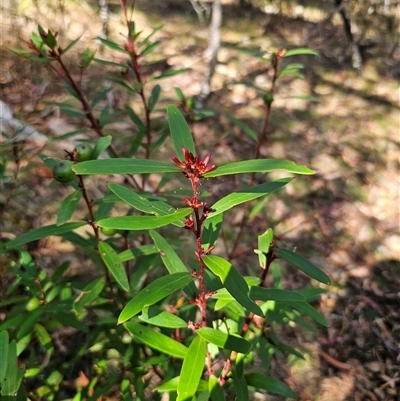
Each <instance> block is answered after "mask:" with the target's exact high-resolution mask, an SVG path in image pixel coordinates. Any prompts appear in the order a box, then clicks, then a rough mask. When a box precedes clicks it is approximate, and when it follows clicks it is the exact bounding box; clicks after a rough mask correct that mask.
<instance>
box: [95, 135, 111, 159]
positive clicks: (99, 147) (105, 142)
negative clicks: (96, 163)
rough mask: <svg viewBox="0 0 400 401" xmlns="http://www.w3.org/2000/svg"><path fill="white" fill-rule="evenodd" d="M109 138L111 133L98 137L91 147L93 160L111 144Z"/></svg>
mask: <svg viewBox="0 0 400 401" xmlns="http://www.w3.org/2000/svg"><path fill="white" fill-rule="evenodd" d="M111 139H112V137H111V135H108V136H104V137H102V138H100V139H99V140H98V141H97V142H96V146H95V147H94V149H93V155H92V159H93V160H96V159H97V158H98V157H99V156H100V155H101V154H102V153H103V152H104V151H105V150H106V149H107V148H108V147H109V146H110V145H111Z"/></svg>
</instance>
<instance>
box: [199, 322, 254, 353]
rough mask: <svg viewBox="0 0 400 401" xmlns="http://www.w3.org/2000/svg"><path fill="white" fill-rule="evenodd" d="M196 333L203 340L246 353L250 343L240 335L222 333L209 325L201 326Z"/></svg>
mask: <svg viewBox="0 0 400 401" xmlns="http://www.w3.org/2000/svg"><path fill="white" fill-rule="evenodd" d="M196 333H197V334H198V335H199V336H200V337H201V338H204V340H206V341H208V342H210V343H212V344H215V345H217V346H218V347H220V348H224V349H229V350H231V351H236V352H240V353H241V354H247V353H248V352H249V351H250V349H251V344H250V343H249V342H248V341H247V340H245V339H244V338H242V337H239V336H234V335H231V334H227V333H224V332H222V331H220V330H216V329H213V328H211V327H201V328H200V329H198V330H196Z"/></svg>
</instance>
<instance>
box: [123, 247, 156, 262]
mask: <svg viewBox="0 0 400 401" xmlns="http://www.w3.org/2000/svg"><path fill="white" fill-rule="evenodd" d="M157 252H158V249H157V248H156V247H155V246H154V245H153V244H148V245H140V246H138V247H135V248H131V249H127V250H126V251H123V252H121V253H120V254H119V257H120V258H121V260H122V261H123V262H126V261H127V260H132V259H135V258H138V257H140V256H145V255H153V254H155V253H157Z"/></svg>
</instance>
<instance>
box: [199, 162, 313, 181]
mask: <svg viewBox="0 0 400 401" xmlns="http://www.w3.org/2000/svg"><path fill="white" fill-rule="evenodd" d="M273 170H284V171H287V172H288V173H295V174H306V175H310V174H315V171H314V170H311V169H309V168H308V167H304V166H298V165H297V164H295V163H294V162H292V161H289V160H274V159H256V160H246V161H241V162H235V163H229V164H226V165H224V166H219V167H217V168H215V169H214V170H212V171H209V172H208V173H206V174H204V177H206V178H211V177H219V176H222V175H232V174H244V173H268V172H270V171H273Z"/></svg>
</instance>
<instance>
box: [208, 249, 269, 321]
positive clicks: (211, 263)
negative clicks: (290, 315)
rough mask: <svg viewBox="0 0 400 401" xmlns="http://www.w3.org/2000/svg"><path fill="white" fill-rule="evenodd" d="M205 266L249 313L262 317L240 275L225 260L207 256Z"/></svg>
mask: <svg viewBox="0 0 400 401" xmlns="http://www.w3.org/2000/svg"><path fill="white" fill-rule="evenodd" d="M203 260H204V263H205V264H206V266H207V267H208V268H209V269H210V270H211V271H212V272H213V273H214V274H215V275H216V276H218V277H219V278H220V280H221V282H222V284H223V285H224V286H225V288H226V289H227V290H228V291H229V293H230V294H231V295H232V296H233V297H234V298H235V299H236V301H238V302H239V303H240V304H241V305H242V306H244V307H245V308H246V309H247V310H249V311H250V312H253V313H254V314H256V315H258V316H264V314H263V312H262V310H261V309H260V307H259V306H258V305H257V304H256V303H255V302H253V301H252V300H251V299H250V297H249V287H248V285H247V283H246V281H245V279H244V278H243V277H242V275H241V274H240V273H239V272H238V271H237V270H236V269H235V268H234V267H233V266H232V265H231V264H230V263H229V262H228V261H227V260H225V259H223V258H221V257H219V256H214V255H209V256H204V257H203Z"/></svg>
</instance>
